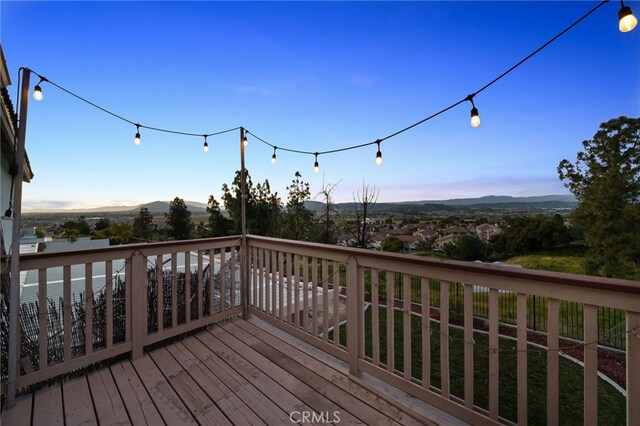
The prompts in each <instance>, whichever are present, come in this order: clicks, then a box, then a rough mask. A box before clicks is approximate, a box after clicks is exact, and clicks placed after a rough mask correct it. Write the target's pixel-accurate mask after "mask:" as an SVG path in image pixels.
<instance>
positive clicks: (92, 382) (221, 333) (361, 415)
mask: <svg viewBox="0 0 640 426" xmlns="http://www.w3.org/2000/svg"><path fill="white" fill-rule="evenodd" d="M347 371H348V367H347V365H346V364H344V363H342V361H339V360H337V359H335V358H333V357H331V356H329V355H327V354H325V353H324V352H322V351H319V350H318V349H315V348H313V347H311V346H309V345H307V344H306V343H304V342H302V341H300V340H297V339H295V338H294V337H291V336H290V335H289V334H288V333H285V332H283V331H281V330H278V329H276V328H274V327H271V326H269V325H267V324H266V323H264V322H262V321H260V320H257V319H252V320H250V321H244V320H240V319H237V320H234V321H231V322H228V323H225V324H222V325H219V326H214V327H212V328H210V329H209V330H207V331H201V332H199V333H198V334H195V335H192V336H190V337H186V338H184V339H182V340H180V341H176V342H173V343H171V344H169V345H167V346H165V347H162V348H159V349H155V350H153V351H151V352H149V353H146V354H145V356H144V357H143V358H141V359H138V360H136V361H133V362H132V361H129V360H125V361H121V362H118V363H116V364H114V365H111V366H110V367H107V368H103V369H100V370H97V371H92V372H89V373H86V374H84V375H82V376H80V377H76V378H73V379H69V380H66V381H64V382H59V383H56V384H54V385H51V386H49V387H46V388H44V389H40V390H38V391H37V392H35V393H30V394H27V395H22V396H20V397H18V398H17V404H16V406H15V407H14V408H12V409H11V410H8V411H5V412H3V413H2V424H3V425H12V426H13V425H29V424H33V425H54V424H67V425H79V424H87V425H90V424H101V425H116V424H118V425H119V424H151V425H157V424H168V425H178V424H200V425H227V424H234V425H280V424H295V423H299V424H331V423H334V424H370V425H386V424H388V425H391V424H393V425H407V426H408V425H428V424H460V421H459V420H457V419H455V418H453V417H451V416H450V415H448V414H446V413H443V412H442V411H440V410H437V409H435V408H433V407H431V406H428V405H427V404H424V403H422V402H421V401H418V400H415V399H413V398H411V397H408V396H407V395H405V394H403V393H400V392H398V391H396V390H394V389H393V388H390V387H389V385H384V384H382V383H381V382H376V380H375V379H372V378H369V377H363V378H361V379H357V380H352V379H350V378H348V377H347V375H346V372H347Z"/></svg>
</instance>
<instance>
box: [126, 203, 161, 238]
mask: <svg viewBox="0 0 640 426" xmlns="http://www.w3.org/2000/svg"><path fill="white" fill-rule="evenodd" d="M157 231H158V227H157V226H156V225H155V224H154V223H153V216H152V215H151V213H150V212H149V209H147V208H146V207H140V211H139V212H138V215H137V216H136V217H135V218H134V219H133V229H132V237H133V238H134V239H135V240H137V241H151V240H152V239H153V237H154V236H155V235H156V232H157Z"/></svg>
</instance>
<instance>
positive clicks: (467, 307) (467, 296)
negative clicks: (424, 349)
mask: <svg viewBox="0 0 640 426" xmlns="http://www.w3.org/2000/svg"><path fill="white" fill-rule="evenodd" d="M473 341H474V340H473V285H472V284H465V285H464V405H465V407H467V408H470V409H473Z"/></svg>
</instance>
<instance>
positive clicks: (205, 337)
mask: <svg viewBox="0 0 640 426" xmlns="http://www.w3.org/2000/svg"><path fill="white" fill-rule="evenodd" d="M197 336H198V339H200V341H201V342H202V343H204V344H205V345H206V346H207V347H209V349H210V350H212V351H213V352H214V353H215V354H216V356H218V357H219V358H220V359H221V360H223V361H224V362H225V363H226V364H227V365H229V366H230V367H231V368H232V369H233V370H235V372H236V374H238V373H239V374H240V375H241V376H242V377H244V378H245V379H246V380H248V381H250V382H251V384H253V385H254V386H255V387H256V388H257V389H259V390H260V392H262V393H263V394H264V395H265V396H267V397H268V398H269V399H271V400H272V401H273V402H274V403H276V404H277V405H278V406H279V407H280V408H281V409H282V410H283V411H284V412H285V416H286V417H285V419H286V420H287V421H288V420H289V414H290V413H292V412H294V411H298V412H303V411H310V410H311V408H310V407H309V406H308V405H306V404H305V403H304V402H302V401H301V400H300V399H298V397H297V395H298V394H297V393H296V390H295V389H291V388H286V387H283V386H281V385H280V384H279V383H278V382H277V381H276V380H275V378H273V377H272V376H269V375H268V374H265V373H264V372H263V371H262V370H260V369H259V368H258V367H256V366H255V365H254V364H253V363H252V362H251V361H250V360H247V359H245V358H244V357H243V356H242V355H240V354H238V353H237V352H236V351H234V350H233V349H231V348H230V347H229V346H227V345H226V344H224V343H223V342H222V341H220V340H219V339H217V338H216V337H215V336H214V335H213V334H211V333H209V332H207V333H200V334H198V335H197ZM248 352H250V351H248ZM282 420H283V419H281V421H282Z"/></svg>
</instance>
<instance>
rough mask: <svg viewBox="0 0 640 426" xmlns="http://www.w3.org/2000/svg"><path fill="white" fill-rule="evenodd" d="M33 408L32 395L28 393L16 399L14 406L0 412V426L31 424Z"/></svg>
mask: <svg viewBox="0 0 640 426" xmlns="http://www.w3.org/2000/svg"><path fill="white" fill-rule="evenodd" d="M32 406H33V394H31V393H28V394H25V395H20V396H17V397H16V405H14V406H13V407H12V408H10V409H8V410H3V411H2V416H0V424H3V425H11V426H14V425H15V426H23V425H26V426H28V425H30V424H31V408H32Z"/></svg>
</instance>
